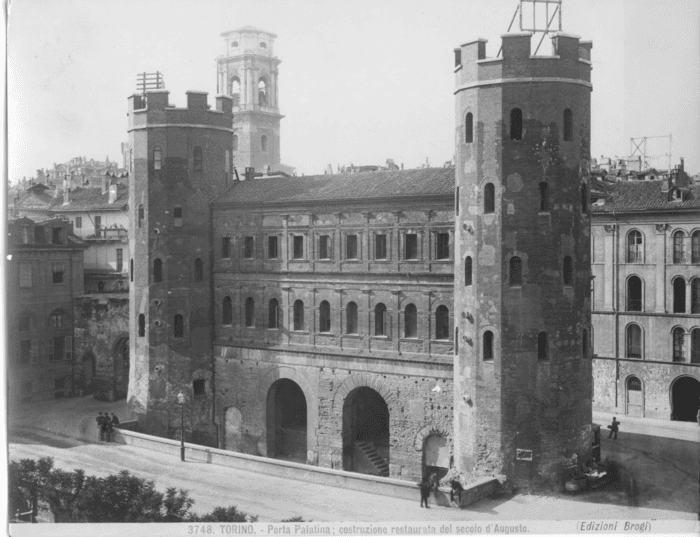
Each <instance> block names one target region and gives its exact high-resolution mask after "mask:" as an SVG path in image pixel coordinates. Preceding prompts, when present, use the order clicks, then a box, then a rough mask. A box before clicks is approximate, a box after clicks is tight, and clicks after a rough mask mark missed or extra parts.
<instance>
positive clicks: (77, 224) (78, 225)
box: [75, 216, 83, 229]
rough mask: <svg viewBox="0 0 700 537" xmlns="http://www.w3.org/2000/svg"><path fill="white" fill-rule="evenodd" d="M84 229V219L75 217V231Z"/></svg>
mask: <svg viewBox="0 0 700 537" xmlns="http://www.w3.org/2000/svg"><path fill="white" fill-rule="evenodd" d="M82 228H83V217H82V216H76V217H75V229H82Z"/></svg>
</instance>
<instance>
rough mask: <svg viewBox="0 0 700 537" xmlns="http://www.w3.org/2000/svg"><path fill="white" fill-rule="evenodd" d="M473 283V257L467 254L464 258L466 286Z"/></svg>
mask: <svg viewBox="0 0 700 537" xmlns="http://www.w3.org/2000/svg"><path fill="white" fill-rule="evenodd" d="M471 284H472V258H471V256H469V255H468V256H467V257H466V258H465V259H464V287H469V286H470V285H471Z"/></svg>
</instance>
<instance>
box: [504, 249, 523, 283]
mask: <svg viewBox="0 0 700 537" xmlns="http://www.w3.org/2000/svg"><path fill="white" fill-rule="evenodd" d="M508 275H509V276H508V281H509V282H510V285H511V286H514V285H522V284H523V262H522V260H521V259H520V258H519V257H518V256H517V255H516V256H513V257H511V258H510V264H509V271H508Z"/></svg>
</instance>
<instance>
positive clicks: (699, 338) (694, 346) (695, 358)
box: [690, 328, 700, 364]
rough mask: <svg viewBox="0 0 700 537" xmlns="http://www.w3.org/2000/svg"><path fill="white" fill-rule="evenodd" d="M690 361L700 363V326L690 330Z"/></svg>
mask: <svg viewBox="0 0 700 537" xmlns="http://www.w3.org/2000/svg"><path fill="white" fill-rule="evenodd" d="M690 363H691V364H700V328H693V329H692V330H691V331H690Z"/></svg>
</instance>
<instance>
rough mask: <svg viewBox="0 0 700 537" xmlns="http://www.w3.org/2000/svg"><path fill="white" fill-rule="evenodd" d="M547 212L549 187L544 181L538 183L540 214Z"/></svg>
mask: <svg viewBox="0 0 700 537" xmlns="http://www.w3.org/2000/svg"><path fill="white" fill-rule="evenodd" d="M545 211H549V185H547V182H546V181H542V182H541V183H540V212H545Z"/></svg>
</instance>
